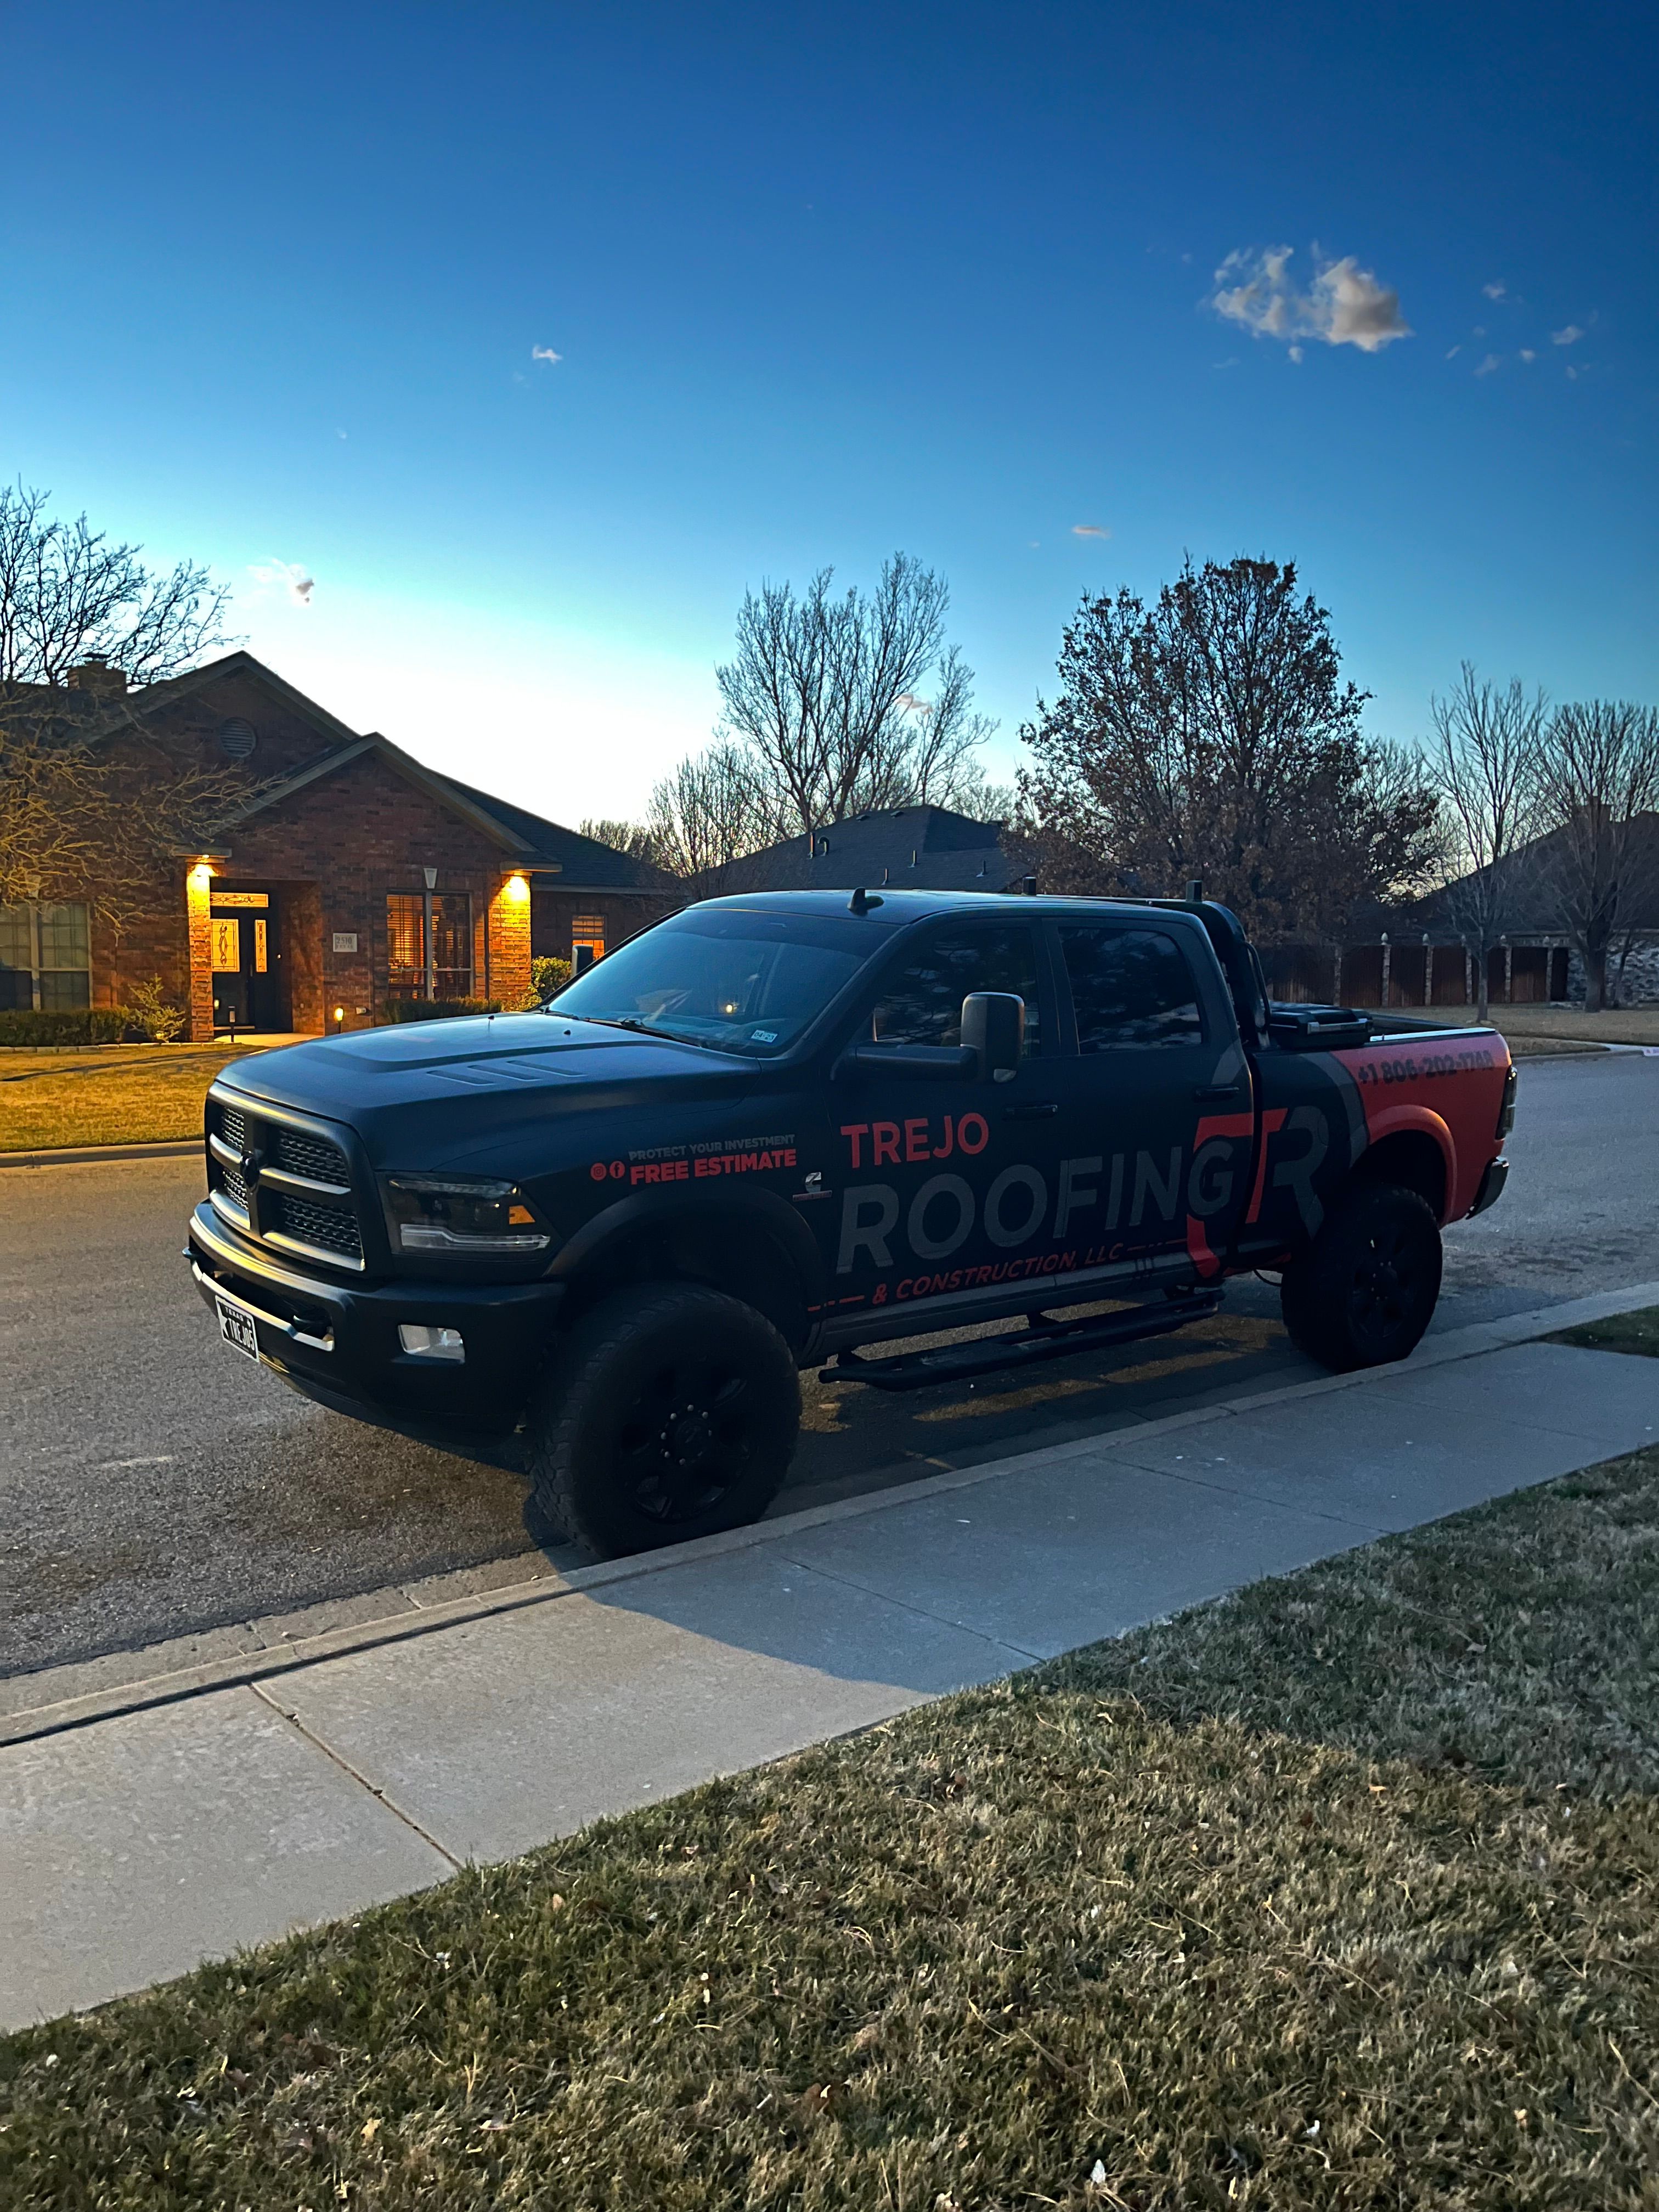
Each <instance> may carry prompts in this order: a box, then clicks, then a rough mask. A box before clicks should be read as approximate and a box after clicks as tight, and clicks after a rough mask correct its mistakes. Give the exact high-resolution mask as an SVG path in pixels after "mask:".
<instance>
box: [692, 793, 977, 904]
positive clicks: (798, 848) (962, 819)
mask: <svg viewBox="0 0 1659 2212" xmlns="http://www.w3.org/2000/svg"><path fill="white" fill-rule="evenodd" d="M1002 829H1003V825H1002V823H1000V822H976V821H975V819H974V817H972V815H969V814H957V813H955V812H953V811H952V810H951V808H949V807H947V806H894V807H884V808H882V809H880V810H879V811H874V812H872V813H869V814H858V815H854V816H852V817H849V818H848V820H847V821H844V822H832V823H829V824H828V825H827V826H826V827H825V828H823V829H817V830H814V831H813V833H812V835H811V836H810V837H804V836H803V837H789V838H786V839H785V840H784V842H782V843H781V844H779V845H769V846H767V847H766V848H765V849H764V850H763V851H762V852H759V853H749V854H744V857H743V859H741V860H733V861H732V862H731V863H730V864H729V865H728V866H726V867H724V868H722V869H721V870H720V872H719V875H720V883H719V886H718V887H719V889H720V891H721V892H722V893H726V894H729V893H732V892H743V891H799V890H855V889H856V888H857V887H858V886H859V885H860V884H863V885H865V886H866V888H868V887H870V886H872V885H874V884H892V885H893V886H894V887H895V888H896V889H897V890H915V891H1004V890H1008V889H1009V888H1010V887H1011V886H1012V885H1013V884H1015V883H1017V882H1018V878H1019V875H1020V873H1021V871H1020V868H1019V866H1018V864H1017V863H1016V862H1015V861H1014V860H1011V859H1010V858H1009V856H1008V855H1007V854H1006V853H1005V852H1004V851H1003V849H1002ZM711 888H712V885H711Z"/></svg>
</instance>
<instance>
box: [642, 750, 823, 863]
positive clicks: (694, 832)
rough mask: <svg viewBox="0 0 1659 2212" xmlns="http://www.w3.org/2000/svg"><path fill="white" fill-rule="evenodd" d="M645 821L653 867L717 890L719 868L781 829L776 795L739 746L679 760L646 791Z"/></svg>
mask: <svg viewBox="0 0 1659 2212" xmlns="http://www.w3.org/2000/svg"><path fill="white" fill-rule="evenodd" d="M647 825H648V828H649V829H650V833H651V837H652V840H653V845H654V848H655V850H656V854H657V856H658V858H657V865H658V866H659V867H663V868H665V869H667V871H668V872H669V873H670V874H671V875H674V876H684V877H688V878H696V879H697V880H698V881H699V882H701V883H702V884H706V885H707V887H708V889H709V890H713V891H716V892H718V891H719V890H720V885H721V883H722V881H723V878H724V871H725V870H726V868H727V867H729V866H730V865H731V863H732V861H733V860H738V859H739V858H740V857H741V855H742V854H744V853H752V852H754V851H756V850H757V848H759V847H761V846H763V845H770V844H775V843H776V842H777V841H778V839H779V838H780V837H781V836H787V834H788V833H787V829H786V828H785V826H784V824H783V823H782V822H781V819H780V811H779V807H778V804H777V799H776V795H775V793H773V792H772V791H770V790H769V789H768V788H767V787H765V786H764V785H763V783H762V782H761V781H760V780H759V779H758V778H757V774H756V769H755V763H754V761H753V760H752V758H751V757H750V755H749V753H748V752H747V750H745V749H744V747H742V746H739V745H735V744H730V743H726V744H713V745H710V746H709V747H708V750H707V751H706V752H702V753H696V754H694V755H693V756H692V757H691V758H690V759H689V760H683V761H682V762H681V763H680V764H679V766H678V768H677V769H675V770H674V772H673V773H672V775H666V776H665V777H664V778H663V780H662V781H661V782H660V783H659V784H658V786H657V787H656V789H655V790H654V791H653V793H652V794H651V807H650V812H649V814H648V815H647Z"/></svg>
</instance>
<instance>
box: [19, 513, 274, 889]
mask: <svg viewBox="0 0 1659 2212" xmlns="http://www.w3.org/2000/svg"><path fill="white" fill-rule="evenodd" d="M225 598H226V595H225V593H224V592H223V591H222V590H220V589H218V588H217V587H216V586H213V585H212V584H210V580H209V579H208V575H207V572H206V570H205V569H204V568H199V567H197V565H196V564H195V563H193V562H187V561H186V562H179V563H178V564H177V566H176V567H174V568H173V569H172V570H170V571H169V572H167V574H156V573H155V572H152V571H151V570H150V569H149V568H146V567H145V566H144V564H143V562H142V561H141V560H140V558H139V549H138V548H137V546H133V545H125V544H112V543H111V541H110V540H109V539H108V538H106V537H105V536H104V535H103V534H102V532H98V531H94V529H92V527H91V526H90V525H89V524H88V521H87V518H86V517H85V515H82V516H80V517H79V518H78V519H77V520H76V521H74V522H70V523H65V522H60V521H58V520H54V519H53V518H52V516H51V515H50V514H49V513H48V512H47V495H46V493H44V492H40V491H33V490H27V489H24V488H22V487H21V486H19V487H18V488H16V489H10V488H5V489H0V904H5V905H10V904H14V903H19V902H23V901H26V900H33V899H48V900H52V899H67V898H76V899H85V900H86V901H87V902H88V903H89V904H90V905H91V906H92V907H93V908H94V910H95V911H97V912H98V913H100V914H101V915H103V917H104V919H105V920H106V921H109V922H111V923H112V924H113V925H114V926H115V927H121V926H122V925H123V924H124V922H125V921H126V920H127V919H129V918H130V917H131V915H132V914H133V913H134V912H136V911H137V910H138V909H139V908H142V907H143V906H144V905H145V904H147V903H148V902H149V900H150V898H151V897H152V896H153V894H154V890H155V879H156V876H157V872H158V870H159V869H160V867H161V862H162V856H163V855H165V854H168V853H170V852H173V851H174V850H176V849H178V848H179V847H181V846H185V845H190V844H197V843H199V842H201V841H202V839H203V837H204V834H206V832H207V831H208V830H209V829H210V828H211V827H212V826H213V825H215V824H216V823H220V822H222V821H223V820H225V819H226V818H227V817H228V815H229V814H230V813H232V812H233V811H234V808H235V807H236V805H238V804H239V803H240V801H241V800H242V799H245V798H246V796H247V794H248V793H249V792H250V790H251V789H252V785H251V784H250V782H249V780H248V778H247V777H246V775H244V774H242V773H241V772H240V771H239V770H236V769H231V768H228V767H226V768H214V769H197V768H194V767H191V766H189V765H187V764H185V765H181V763H180V762H179V760H178V759H177V758H176V757H173V756H172V755H171V754H169V752H168V751H167V749H166V748H165V747H163V746H161V745H158V744H156V743H155V741H154V740H153V739H152V738H150V737H149V735H148V733H147V732H146V730H145V727H144V725H143V721H142V720H141V718H140V716H139V714H137V711H136V709H135V708H134V707H133V706H132V705H131V703H130V702H129V701H128V697H127V687H128V685H129V684H135V685H143V684H153V683H157V682H160V681H161V680H163V679H164V678H167V677H171V676H176V675H178V674H179V673H180V672H181V671H184V670H185V669H186V668H188V667H189V666H190V665H191V664H192V662H194V661H196V660H197V659H199V658H200V657H201V655H202V654H203V653H204V652H206V651H208V650H209V649H210V647H213V646H215V645H218V644H222V643H223V642H224V639H223V636H222V629H221V622H222V616H223V612H224V606H225ZM116 738H119V739H120V740H122V741H121V742H113V741H112V740H114V739H116Z"/></svg>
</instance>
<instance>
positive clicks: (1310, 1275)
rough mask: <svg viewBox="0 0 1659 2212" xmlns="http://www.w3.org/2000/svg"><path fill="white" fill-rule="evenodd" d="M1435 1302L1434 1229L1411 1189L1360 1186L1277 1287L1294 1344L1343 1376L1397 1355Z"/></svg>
mask: <svg viewBox="0 0 1659 2212" xmlns="http://www.w3.org/2000/svg"><path fill="white" fill-rule="evenodd" d="M1439 1296H1440V1228H1439V1225H1438V1223H1437V1221H1436V1220H1435V1218H1434V1215H1433V1213H1432V1212H1431V1210H1430V1208H1429V1206H1428V1205H1427V1204H1426V1203H1425V1200H1422V1199H1421V1198H1419V1196H1418V1194H1417V1193H1416V1192H1415V1191H1414V1190H1402V1189H1401V1188H1400V1187H1399V1185H1398V1184H1396V1183H1383V1182H1374V1183H1361V1184H1360V1185H1358V1188H1355V1189H1353V1190H1352V1191H1350V1193H1349V1194H1348V1195H1347V1197H1346V1199H1344V1200H1341V1202H1340V1204H1339V1205H1338V1206H1336V1207H1334V1210H1333V1211H1332V1212H1331V1215H1330V1218H1328V1220H1327V1221H1326V1223H1325V1225H1324V1226H1323V1227H1322V1229H1321V1230H1320V1231H1319V1234H1318V1235H1317V1236H1316V1237H1315V1238H1314V1240H1313V1243H1311V1244H1310V1246H1309V1248H1308V1249H1307V1250H1306V1251H1305V1252H1304V1253H1302V1254H1301V1255H1299V1256H1298V1257H1297V1259H1295V1260H1293V1261H1291V1263H1290V1265H1289V1266H1288V1267H1286V1268H1285V1273H1284V1279H1283V1280H1282V1281H1281V1283H1280V1285H1279V1310H1280V1311H1281V1312H1282V1313H1283V1315H1284V1316H1285V1328H1286V1329H1287V1330H1288V1331H1289V1332H1290V1336H1291V1342H1292V1343H1293V1344H1294V1345H1295V1346H1296V1347H1297V1350H1298V1351H1300V1352H1306V1353H1307V1354H1308V1356H1309V1357H1310V1358H1312V1359H1316V1360H1318V1361H1319V1363H1320V1364H1321V1365H1322V1366H1324V1367H1329V1368H1332V1369H1334V1370H1336V1371H1337V1372H1338V1373H1343V1372H1345V1371H1346V1370H1349V1369H1351V1368H1355V1367H1380V1366H1383V1364H1385V1363H1386V1362H1388V1361H1389V1360H1393V1359H1403V1358H1405V1357H1406V1355H1407V1352H1411V1351H1412V1350H1413V1349H1414V1347H1415V1346H1416V1345H1417V1344H1418V1342H1419V1340H1420V1338H1421V1337H1422V1334H1423V1332H1424V1330H1425V1328H1427V1327H1428V1325H1429V1322H1430V1319H1431V1316H1432V1315H1433V1312H1434V1308H1435V1301H1436V1300H1437V1298H1438V1297H1439Z"/></svg>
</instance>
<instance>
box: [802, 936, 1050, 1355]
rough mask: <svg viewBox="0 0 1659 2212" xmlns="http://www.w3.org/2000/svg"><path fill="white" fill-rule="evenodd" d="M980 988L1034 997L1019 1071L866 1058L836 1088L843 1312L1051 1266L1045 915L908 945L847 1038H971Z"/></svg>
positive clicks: (833, 1256) (920, 1299)
mask: <svg viewBox="0 0 1659 2212" xmlns="http://www.w3.org/2000/svg"><path fill="white" fill-rule="evenodd" d="M972 991H1012V992H1017V993H1018V994H1019V996H1020V997H1021V998H1022V999H1024V1001H1025V1046H1024V1054H1023V1056H1022V1059H1021V1062H1020V1065H1019V1066H1018V1068H1017V1069H1016V1070H1014V1071H1012V1073H1010V1075H1009V1077H1008V1079H1007V1080H1006V1081H1003V1082H989V1081H983V1080H981V1081H975V1080H973V1079H969V1078H968V1077H965V1076H964V1077H961V1078H957V1077H951V1079H948V1080H944V1081H941V1080H939V1079H936V1078H927V1077H921V1076H916V1075H914V1074H906V1073H902V1072H900V1071H899V1070H897V1069H893V1070H887V1069H874V1070H872V1069H869V1068H867V1067H866V1068H860V1069H859V1070H857V1071H856V1072H855V1073H853V1074H852V1075H851V1076H850V1077H849V1078H843V1079H838V1080H836V1082H835V1083H833V1084H832V1085H830V1087H829V1096H830V1101H831V1106H830V1125H831V1126H830V1142H831V1157H832V1158H833V1159H834V1160H835V1161H836V1170H835V1174H834V1178H833V1180H834V1182H836V1185H837V1186H838V1188H837V1189H836V1200H835V1203H834V1204H833V1205H827V1206H823V1208H822V1209H821V1210H820V1211H819V1212H818V1220H819V1222H820V1223H821V1233H823V1235H824V1236H825V1237H826V1240H827V1248H826V1249H825V1252H824V1261H825V1272H826V1274H827V1275H828V1277H829V1281H830V1283H831V1285H833V1288H832V1294H831V1295H832V1301H833V1304H834V1305H835V1307H836V1309H837V1310H846V1311H849V1312H850V1311H853V1310H856V1309H857V1308H859V1307H861V1306H864V1305H875V1306H885V1305H888V1304H925V1303H926V1301H927V1299H928V1298H930V1297H942V1296H947V1295H950V1294H951V1293H952V1292H961V1291H969V1290H972V1289H975V1288H976V1287H981V1286H988V1285H990V1284H991V1283H992V1282H997V1283H1005V1282H1006V1281H1008V1280H1009V1279H1012V1274H1013V1271H1014V1270H1016V1269H1018V1270H1019V1271H1020V1273H1021V1275H1022V1278H1023V1275H1024V1272H1025V1271H1027V1270H1040V1267H1041V1265H1042V1255H1043V1253H1044V1251H1045V1250H1046V1249H1047V1246H1048V1243H1049V1241H1050V1240H1049V1233H1048V1232H1049V1223H1050V1221H1051V1219H1052V1217H1053V1209H1054V1154H1055V1141H1054V1140H1055V1132H1056V1130H1057V1128H1058V1127H1059V1118H1060V1106H1059V1100H1058V1097H1057V1096H1056V1094H1055V1091H1054V1085H1053V1083H1052V1081H1051V1080H1050V1071H1051V1068H1052V1066H1053V1062H1054V1008H1053V1003H1052V994H1051V991H1050V987H1049V983H1048V974H1047V963H1046V958H1045V954H1044V949H1043V946H1042V937H1041V932H1040V929H1039V927H1038V926H1037V925H1036V921H1018V922H1013V921H1011V922H1000V921H999V922H992V921H970V922H957V921H951V922H943V923H940V924H938V925H937V926H935V927H932V928H930V929H927V930H926V931H925V932H922V933H919V934H918V935H917V936H915V937H914V938H910V939H906V940H905V942H904V944H903V945H902V946H900V947H899V948H898V949H897V950H896V952H895V954H894V956H893V957H892V958H891V960H890V962H889V963H887V964H886V965H885V967H884V969H882V970H881V971H880V973H879V974H878V976H877V977H876V978H875V979H874V980H873V981H872V986H871V994H870V997H869V1000H868V1001H867V1002H866V1009H865V1011H864V1012H863V1013H862V1014H861V1016H860V1019H859V1022H858V1024H857V1027H856V1029H855V1030H854V1032H853V1033H852V1035H851V1036H849V1037H848V1040H847V1042H848V1043H849V1044H850V1043H854V1042H860V1041H862V1040H868V1041H870V1042H874V1043H877V1044H919V1045H946V1046H949V1045H957V1044H959V1043H960V1042H961V1039H962V1002H963V999H964V998H965V997H966V996H967V995H968V994H969V992H972ZM916 1326H917V1328H918V1329H919V1330H920V1329H922V1328H926V1326H927V1322H926V1320H925V1318H922V1317H921V1316H919V1317H918V1320H917V1323H916Z"/></svg>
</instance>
